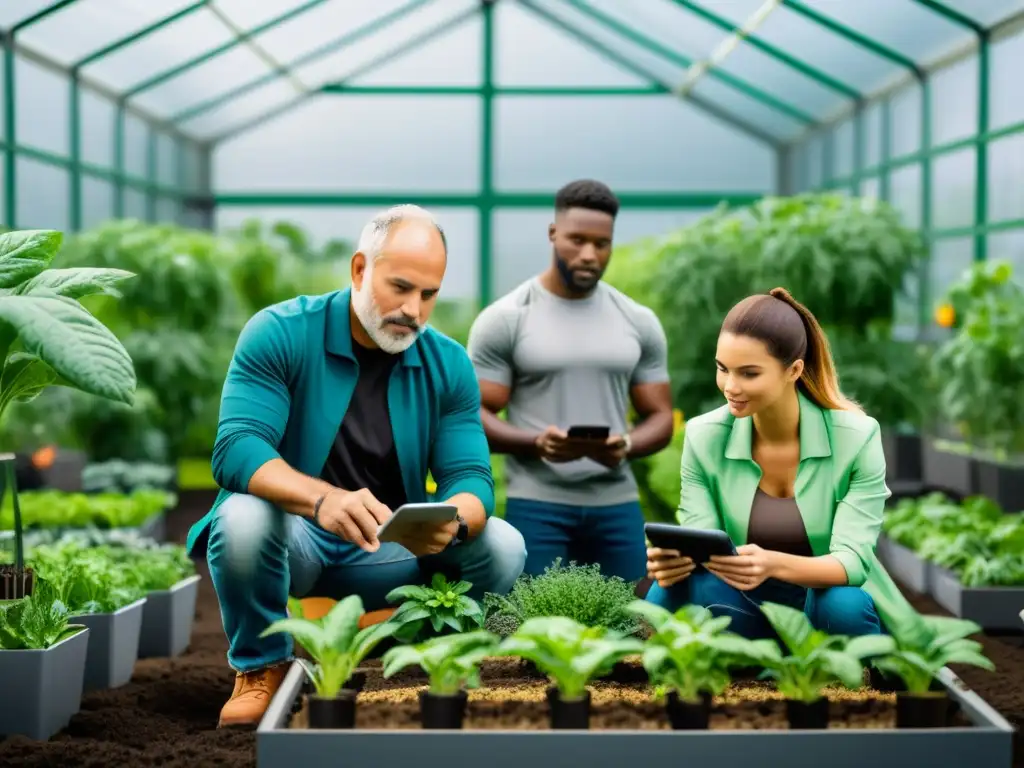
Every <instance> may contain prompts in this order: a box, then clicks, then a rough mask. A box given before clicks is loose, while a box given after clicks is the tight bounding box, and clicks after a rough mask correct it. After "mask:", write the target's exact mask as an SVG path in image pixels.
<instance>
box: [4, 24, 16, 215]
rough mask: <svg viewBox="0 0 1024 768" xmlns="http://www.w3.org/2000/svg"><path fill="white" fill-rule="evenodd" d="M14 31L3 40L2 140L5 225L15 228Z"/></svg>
mask: <svg viewBox="0 0 1024 768" xmlns="http://www.w3.org/2000/svg"><path fill="white" fill-rule="evenodd" d="M16 101H17V99H16V98H15V93H14V32H13V31H11V32H8V33H7V37H6V39H5V40H4V141H6V142H7V151H6V152H5V153H4V218H5V219H6V220H7V222H6V223H7V226H8V227H10V228H11V229H17V228H18V224H17V221H16V219H17V211H18V204H17V203H18V201H17V199H16V196H15V195H16V191H17V178H16V176H15V174H16V173H17V167H18V166H17V163H16V162H15V160H16V147H17V144H18V137H17V127H16V126H17V121H16V120H15V119H14V110H15V102H16Z"/></svg>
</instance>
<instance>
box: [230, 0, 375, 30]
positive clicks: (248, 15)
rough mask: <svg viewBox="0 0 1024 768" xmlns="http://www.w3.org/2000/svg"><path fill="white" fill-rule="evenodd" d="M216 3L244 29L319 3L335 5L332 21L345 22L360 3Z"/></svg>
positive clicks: (262, 0) (243, 0) (237, 0)
mask: <svg viewBox="0 0 1024 768" xmlns="http://www.w3.org/2000/svg"><path fill="white" fill-rule="evenodd" d="M216 3H217V8H218V9H220V11H221V12H223V13H224V14H225V15H226V16H227V17H228V18H230V19H231V20H232V21H233V22H234V23H235V24H237V25H238V26H240V27H241V28H242V29H253V28H254V27H258V26H261V25H263V24H267V23H270V22H272V21H273V20H274V19H276V18H278V17H279V16H282V15H284V14H286V13H294V12H296V11H298V10H299V9H301V8H303V6H311V7H316V6H317V5H333V6H334V8H333V10H332V14H333V16H332V21H334V23H335V24H344V23H345V22H347V21H348V20H349V18H350V14H349V8H350V6H353V5H359V3H351V2H342V3H338V2H336V0H326V2H325V1H324V0H320V2H319V3H316V2H315V0H216ZM367 5H370V4H369V3H367ZM373 5H376V3H373ZM325 20H326V19H325Z"/></svg>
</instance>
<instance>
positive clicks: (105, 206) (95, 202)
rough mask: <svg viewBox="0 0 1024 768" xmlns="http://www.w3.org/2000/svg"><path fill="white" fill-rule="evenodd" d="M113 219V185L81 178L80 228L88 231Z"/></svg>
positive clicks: (103, 180)
mask: <svg viewBox="0 0 1024 768" xmlns="http://www.w3.org/2000/svg"><path fill="white" fill-rule="evenodd" d="M112 218H114V185H113V184H111V183H110V182H109V181H107V180H106V179H95V178H93V177H92V176H88V175H85V176H82V227H83V228H85V229H89V228H90V227H95V226H96V225H98V224H101V223H103V222H104V221H107V220H109V219H112Z"/></svg>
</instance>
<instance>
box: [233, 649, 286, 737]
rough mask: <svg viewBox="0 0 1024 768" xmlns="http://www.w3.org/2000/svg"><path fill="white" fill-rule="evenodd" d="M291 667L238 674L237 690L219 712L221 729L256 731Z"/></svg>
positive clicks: (236, 679) (279, 666)
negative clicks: (248, 729)
mask: <svg viewBox="0 0 1024 768" xmlns="http://www.w3.org/2000/svg"><path fill="white" fill-rule="evenodd" d="M289 666H290V664H276V665H274V666H272V667H265V668H264V669H257V670H254V671H253V672H238V673H236V674H235V690H233V691H232V692H231V698H230V699H228V702H227V704H225V705H224V707H223V708H222V709H221V711H220V722H218V723H217V727H218V728H255V727H256V726H257V725H259V722H260V720H261V719H262V718H263V713H264V712H266V711H267V707H269V706H270V700H271V699H272V698H273V697H274V694H275V693H277V689H278V688H280V687H281V683H282V681H283V680H284V676H285V674H286V673H287V672H288V667H289Z"/></svg>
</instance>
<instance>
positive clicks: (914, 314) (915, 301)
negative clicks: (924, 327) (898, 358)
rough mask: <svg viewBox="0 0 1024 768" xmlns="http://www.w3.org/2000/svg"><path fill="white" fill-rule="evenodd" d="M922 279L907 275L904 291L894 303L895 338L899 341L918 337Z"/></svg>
mask: <svg viewBox="0 0 1024 768" xmlns="http://www.w3.org/2000/svg"><path fill="white" fill-rule="evenodd" d="M920 284H921V281H920V279H919V278H918V277H917V275H913V274H911V275H907V277H906V278H905V279H904V281H903V290H902V291H901V292H900V293H899V294H898V295H897V296H896V301H895V302H893V315H894V317H893V336H895V337H896V338H897V339H912V338H915V337H916V336H917V335H918V330H919V328H920V326H921V319H920V318H921V298H920V294H921V292H920V289H919V286H920Z"/></svg>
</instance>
